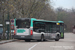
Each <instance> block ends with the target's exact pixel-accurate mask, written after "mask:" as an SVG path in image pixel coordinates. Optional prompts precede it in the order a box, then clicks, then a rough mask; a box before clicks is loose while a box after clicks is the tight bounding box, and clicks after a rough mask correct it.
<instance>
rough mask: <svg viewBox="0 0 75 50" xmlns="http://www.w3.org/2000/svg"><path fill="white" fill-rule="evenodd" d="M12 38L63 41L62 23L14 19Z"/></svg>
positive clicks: (27, 40) (34, 19)
mask: <svg viewBox="0 0 75 50" xmlns="http://www.w3.org/2000/svg"><path fill="white" fill-rule="evenodd" d="M14 27H15V28H14V29H15V30H14V38H15V39H20V40H25V41H26V42H29V41H31V40H37V41H45V40H47V39H48V40H55V41H59V39H64V22H63V21H48V20H41V19H36V18H19V19H14Z"/></svg>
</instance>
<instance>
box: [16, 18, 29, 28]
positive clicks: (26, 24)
mask: <svg viewBox="0 0 75 50" xmlns="http://www.w3.org/2000/svg"><path fill="white" fill-rule="evenodd" d="M16 26H17V28H30V20H29V19H24V20H22V19H17V20H16Z"/></svg>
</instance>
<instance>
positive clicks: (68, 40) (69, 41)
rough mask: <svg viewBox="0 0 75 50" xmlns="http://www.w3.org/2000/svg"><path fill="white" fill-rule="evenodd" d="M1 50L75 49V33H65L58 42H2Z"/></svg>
mask: <svg viewBox="0 0 75 50" xmlns="http://www.w3.org/2000/svg"><path fill="white" fill-rule="evenodd" d="M0 50H75V34H73V33H65V38H64V39H61V40H60V41H57V42H56V41H54V40H48V41H45V42H37V41H35V40H33V41H31V42H25V41H24V40H18V41H15V42H10V43H5V44H1V45H0Z"/></svg>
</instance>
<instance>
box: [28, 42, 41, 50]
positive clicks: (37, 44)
mask: <svg viewBox="0 0 75 50" xmlns="http://www.w3.org/2000/svg"><path fill="white" fill-rule="evenodd" d="M39 43H41V42H39ZM39 43H37V44H35V45H33V46H32V47H30V48H29V49H28V50H31V49H32V48H34V47H35V46H36V45H38V44H39Z"/></svg>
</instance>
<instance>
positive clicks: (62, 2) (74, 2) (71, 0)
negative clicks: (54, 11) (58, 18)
mask: <svg viewBox="0 0 75 50" xmlns="http://www.w3.org/2000/svg"><path fill="white" fill-rule="evenodd" d="M51 3H52V4H51V5H52V6H53V7H54V8H58V7H62V8H67V9H71V8H75V0H51Z"/></svg>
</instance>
